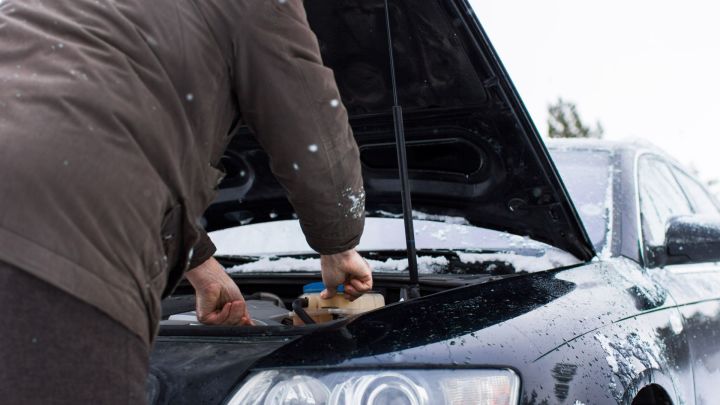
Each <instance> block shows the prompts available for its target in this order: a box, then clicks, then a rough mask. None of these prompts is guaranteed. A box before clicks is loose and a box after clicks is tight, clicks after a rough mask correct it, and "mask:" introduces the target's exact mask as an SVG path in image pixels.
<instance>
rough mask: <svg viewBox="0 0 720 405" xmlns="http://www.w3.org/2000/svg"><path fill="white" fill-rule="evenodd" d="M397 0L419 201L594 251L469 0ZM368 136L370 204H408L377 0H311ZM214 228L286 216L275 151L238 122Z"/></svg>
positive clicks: (433, 209) (328, 53) (351, 107)
mask: <svg viewBox="0 0 720 405" xmlns="http://www.w3.org/2000/svg"><path fill="white" fill-rule="evenodd" d="M389 3H390V15H391V27H392V34H393V49H394V53H395V60H396V72H397V79H398V80H397V87H398V88H397V90H398V94H399V101H400V104H401V105H402V107H403V110H404V112H405V114H404V116H405V129H406V139H407V155H408V169H409V177H410V187H411V190H412V199H413V208H414V209H416V210H419V211H423V212H427V213H431V214H439V215H452V216H460V217H464V218H466V219H467V221H468V222H469V223H470V224H472V225H476V226H481V227H486V228H491V229H496V230H500V231H507V232H510V233H513V234H518V235H524V236H529V237H531V238H533V239H536V240H539V241H542V242H545V243H548V244H551V245H554V246H556V247H559V248H561V249H564V250H566V251H568V252H571V253H572V254H574V255H575V256H576V257H578V258H579V259H582V260H589V259H590V258H592V257H593V256H594V251H593V247H592V244H591V242H590V241H589V239H588V237H587V235H586V234H585V231H584V229H583V227H582V225H581V224H580V220H579V218H578V215H577V213H576V212H575V209H574V208H573V206H572V203H571V202H570V200H569V197H568V194H567V192H566V190H565V188H564V187H563V185H562V183H561V181H560V179H559V176H558V174H557V172H556V170H555V168H554V166H553V163H552V161H551V160H550V158H549V155H548V153H547V150H546V149H545V147H544V145H543V144H542V142H541V141H540V137H539V135H538V133H537V130H536V128H535V127H534V125H533V123H532V121H531V120H530V118H529V115H528V114H527V111H526V110H525V108H524V106H523V104H522V102H521V100H520V98H519V96H518V95H517V92H516V91H515V89H514V87H513V85H512V83H511V82H510V79H509V78H508V76H507V74H506V72H505V70H504V68H503V67H502V65H501V63H500V62H499V59H498V58H497V55H496V53H495V51H494V49H493V48H492V45H491V44H490V42H489V41H488V39H487V36H486V35H485V33H484V31H483V30H482V28H481V27H480V25H479V23H478V22H477V20H476V19H475V17H474V15H473V13H472V12H471V11H470V10H471V9H470V6H469V4H468V3H467V2H466V1H465V0H431V1H422V2H416V1H411V0H392V1H390V2H389ZM305 6H306V9H307V14H308V20H309V21H310V24H311V26H312V28H313V30H314V31H315V32H316V34H317V36H318V40H319V43H320V48H321V52H322V55H323V60H324V62H325V64H326V65H328V66H329V67H331V68H332V69H333V70H334V72H335V76H336V80H337V82H338V86H339V89H340V94H341V95H342V99H343V103H344V105H345V106H346V108H347V109H348V111H349V114H350V117H351V124H352V127H353V130H354V133H355V136H356V139H357V142H358V145H359V147H360V153H361V160H362V167H363V177H364V180H365V189H366V195H367V205H366V209H367V211H368V213H369V214H370V215H374V214H376V213H378V212H381V211H382V212H390V213H399V212H401V202H400V182H399V176H398V165H397V160H396V150H395V139H394V135H393V118H392V113H391V107H392V87H391V79H390V64H389V56H388V49H387V37H386V30H385V9H384V2H383V1H379V0H334V1H323V0H307V1H305ZM223 164H224V166H225V168H226V171H227V176H226V178H225V180H224V181H223V183H222V184H221V186H220V189H221V190H220V193H219V195H218V198H217V199H216V201H215V203H214V204H213V206H211V207H210V208H209V209H208V211H207V212H206V215H205V219H206V221H207V228H208V229H209V230H216V229H221V228H227V227H231V226H238V225H240V224H248V223H253V222H264V221H270V220H275V219H277V220H280V219H290V218H292V217H293V210H292V207H291V206H290V205H289V203H288V202H287V199H286V198H285V193H284V190H283V188H282V187H281V186H280V185H279V184H278V183H277V181H276V180H275V179H274V177H273V176H272V174H271V172H270V168H269V164H268V157H267V155H266V154H265V153H264V152H263V151H262V150H261V148H260V146H259V145H258V143H257V142H256V141H255V139H254V138H253V136H252V134H251V132H250V131H249V130H248V129H247V128H246V127H243V126H242V125H239V126H238V127H237V128H236V130H235V136H234V137H233V140H232V142H231V144H230V146H229V148H228V150H227V152H226V156H225V157H224V159H223Z"/></svg>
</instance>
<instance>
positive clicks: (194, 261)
mask: <svg viewBox="0 0 720 405" xmlns="http://www.w3.org/2000/svg"><path fill="white" fill-rule="evenodd" d="M215 251H217V248H215V244H214V243H212V241H211V240H210V237H209V236H208V235H207V232H205V231H204V230H200V239H199V240H198V241H197V243H195V246H194V247H193V255H192V258H191V259H190V266H189V267H188V270H192V269H194V268H195V267H197V266H199V265H201V264H203V263H205V261H206V260H207V259H209V258H211V257H212V256H213V255H214V254H215Z"/></svg>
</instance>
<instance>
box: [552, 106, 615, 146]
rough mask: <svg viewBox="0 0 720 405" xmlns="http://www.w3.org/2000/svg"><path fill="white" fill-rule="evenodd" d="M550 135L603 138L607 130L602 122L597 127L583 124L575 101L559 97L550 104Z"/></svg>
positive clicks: (554, 136)
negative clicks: (593, 127)
mask: <svg viewBox="0 0 720 405" xmlns="http://www.w3.org/2000/svg"><path fill="white" fill-rule="evenodd" d="M548 113H549V117H548V135H549V136H550V138H602V136H603V133H604V132H605V131H604V129H603V127H602V125H601V124H600V122H597V123H595V129H590V127H588V126H586V125H585V124H583V122H582V120H581V119H580V114H579V113H578V111H577V106H576V105H575V103H571V102H568V101H564V100H563V99H562V98H558V100H557V102H556V103H555V104H550V105H548Z"/></svg>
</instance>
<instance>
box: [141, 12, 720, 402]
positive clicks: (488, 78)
mask: <svg viewBox="0 0 720 405" xmlns="http://www.w3.org/2000/svg"><path fill="white" fill-rule="evenodd" d="M387 4H388V3H386V2H382V1H377V0H363V1H356V0H335V1H332V2H330V1H323V0H307V1H306V2H305V5H306V10H307V15H308V19H309V21H310V24H311V26H312V27H313V29H314V31H315V32H316V34H317V36H318V40H319V44H320V48H321V51H322V53H323V58H324V61H325V63H326V64H327V65H328V66H329V67H331V68H332V69H333V70H334V72H335V75H336V79H337V82H338V86H339V88H340V92H341V95H342V98H343V105H344V106H345V107H346V108H347V110H348V112H349V114H350V117H351V124H352V127H353V130H354V133H355V136H356V139H357V141H358V145H359V147H360V155H361V161H362V165H363V177H364V181H365V191H366V194H367V204H366V211H367V219H366V229H365V233H364V236H363V239H362V241H361V244H360V246H358V250H359V251H360V252H361V254H362V255H363V256H364V257H365V258H366V259H367V260H368V261H369V262H370V263H371V264H372V265H373V267H374V280H375V286H374V291H375V292H376V293H377V295H379V296H381V297H382V299H383V300H384V301H385V303H386V304H385V305H376V307H377V308H375V309H372V310H369V311H364V310H363V311H361V312H362V313H348V312H343V311H342V310H341V309H342V308H329V309H327V308H326V309H325V311H326V314H328V315H329V317H328V319H327V320H326V321H324V322H319V321H318V322H317V323H315V324H313V323H312V320H311V321H310V322H308V321H307V320H301V319H300V320H299V318H301V314H302V312H305V310H304V309H303V308H302V305H300V306H297V305H294V304H296V303H298V302H300V303H301V304H302V303H303V302H302V298H303V297H307V296H309V295H312V294H313V291H316V290H313V288H314V287H313V286H312V283H314V282H317V281H319V280H320V274H319V268H320V267H319V257H318V256H317V255H316V254H314V252H312V250H311V249H310V248H309V246H307V244H306V242H305V241H304V238H303V236H302V232H301V229H300V226H299V224H298V221H297V218H296V217H295V215H294V212H293V209H292V207H291V206H290V204H289V203H288V201H287V199H286V198H285V194H284V190H283V189H282V187H281V186H280V185H279V184H278V183H277V181H276V180H275V179H274V177H273V176H272V173H271V171H270V168H269V164H268V157H267V155H266V154H265V153H264V152H263V151H262V149H261V148H260V146H259V145H258V144H257V142H256V141H255V140H254V138H253V136H252V133H251V132H250V130H249V129H248V128H245V127H242V126H239V127H238V128H237V130H236V131H235V134H234V136H233V139H232V141H231V143H230V146H229V148H228V150H227V152H226V156H225V158H224V165H225V168H226V171H227V176H226V178H225V179H224V180H223V182H222V184H221V185H220V190H219V193H218V196H217V199H216V200H215V203H214V204H213V205H212V206H211V207H210V208H209V209H208V210H207V212H206V213H205V215H204V218H203V221H204V225H205V227H206V229H208V230H209V231H211V233H210V236H211V239H212V240H213V241H214V242H215V244H216V246H217V248H218V250H217V253H216V258H217V259H218V260H219V261H220V262H221V263H222V264H223V265H224V266H226V268H227V269H228V272H229V273H230V274H231V275H232V277H233V279H234V280H236V282H237V283H238V285H239V286H240V287H241V289H242V291H243V293H244V295H245V297H246V299H247V303H248V306H249V308H250V312H251V314H252V316H253V319H254V321H255V323H256V326H241V327H224V326H205V325H201V324H198V323H197V321H196V319H195V318H194V315H193V313H192V310H193V307H194V296H193V290H192V288H191V287H190V285H189V284H187V283H181V284H180V286H179V287H178V288H177V289H176V290H175V291H174V293H173V294H172V295H171V296H170V297H168V298H166V299H165V300H164V301H163V320H162V321H161V324H160V328H159V334H158V337H157V338H156V340H155V343H154V348H153V351H152V354H151V361H150V374H149V377H148V383H147V387H148V401H149V403H151V404H200V403H202V404H443V403H445V404H457V403H482V404H528V405H529V404H556V403H557V404H563V403H567V404H576V405H579V404H612V403H633V404H691V403H697V404H710V403H714V401H715V398H717V396H718V393H720V388H718V384H717V382H718V381H720V338H719V337H718V334H720V267H719V266H718V264H717V262H718V261H720V212H719V211H718V203H717V201H716V200H715V199H714V198H713V197H712V196H711V195H710V194H709V193H708V192H707V190H706V189H705V188H704V186H703V185H702V184H701V183H700V182H698V181H697V179H696V178H694V176H692V175H691V174H690V173H689V172H688V171H687V170H685V169H683V167H682V165H680V164H678V163H677V162H675V161H674V160H673V159H671V158H670V157H668V156H667V155H666V154H665V153H663V152H661V151H659V150H657V149H656V148H654V147H652V146H651V145H645V144H637V143H622V142H615V143H613V142H606V141H596V140H591V141H565V142H556V141H553V142H548V145H545V143H544V142H543V141H542V139H541V138H540V136H539V134H538V133H537V130H536V128H535V126H534V125H533V123H532V121H531V119H530V117H529V115H528V113H527V111H526V110H525V108H524V106H523V104H522V101H521V99H520V97H519V95H518V94H517V91H516V90H515V88H514V87H513V85H512V82H511V81H510V79H509V77H508V75H507V72H506V71H505V69H504V68H503V66H502V64H501V62H500V60H499V58H498V56H497V53H496V52H495V51H494V49H493V47H492V45H491V44H490V41H489V39H488V37H487V35H486V34H485V32H484V31H483V30H482V27H481V25H480V24H479V22H478V20H477V18H476V16H475V14H474V12H473V11H472V9H471V7H470V5H469V3H468V2H467V1H465V0H428V1H423V2H410V1H405V0H403V1H399V0H398V1H391V2H389V4H390V6H389V8H386V7H387ZM386 13H387V14H386ZM386 17H389V18H386ZM388 31H389V32H391V33H392V39H391V40H390V41H389V42H390V43H392V49H393V51H394V56H391V55H389V52H388V51H389V49H388V46H387V43H388V40H389V38H388V35H387V32H388ZM391 58H394V59H391ZM391 60H393V61H394V65H395V74H396V80H392V76H393V74H392V73H391V68H392V65H393V63H390V61H391ZM393 82H394V83H396V85H395V86H393V84H392V83H393ZM393 91H397V94H398V95H399V97H398V103H397V104H399V106H400V107H401V108H402V109H403V111H404V115H399V114H393V109H392V107H393V105H395V103H394V101H393V95H392V94H393ZM316 101H317V102H321V101H320V100H316ZM309 102H313V101H312V100H309ZM401 116H402V117H403V118H400V117H401ZM398 119H401V120H402V121H401V122H400V123H401V124H403V125H400V127H404V138H405V139H406V145H405V150H406V152H407V159H406V165H403V164H399V163H398V161H399V160H398V159H396V148H397V147H398V145H402V144H401V143H400V141H398V138H396V137H395V135H394V129H396V128H398ZM402 172H405V173H406V174H407V175H408V178H409V188H410V190H411V196H412V201H411V202H410V201H408V202H409V203H411V205H412V209H411V210H410V211H404V209H403V201H402V199H401V195H400V194H401V193H400V191H401V188H402V181H401V177H402V176H401V174H400V173H402ZM404 214H406V215H404ZM408 217H412V218H413V220H412V223H413V225H414V228H415V229H414V233H413V234H412V237H413V238H414V239H415V243H416V245H417V251H414V250H413V249H411V248H408V247H407V244H406V242H407V236H408V235H406V233H405V226H406V225H408V224H407V223H406V220H404V218H408ZM412 258H416V259H417V271H418V273H419V274H418V278H417V280H414V279H413V274H412V273H413V272H414V270H410V269H411V268H412V267H413V265H412V262H413V260H412ZM415 284H417V287H419V293H420V294H419V295H420V297H415V296H414V295H413V294H412V291H413V288H415V287H416V285H415ZM306 315H307V314H306ZM302 319H306V318H302ZM316 320H317V319H316Z"/></svg>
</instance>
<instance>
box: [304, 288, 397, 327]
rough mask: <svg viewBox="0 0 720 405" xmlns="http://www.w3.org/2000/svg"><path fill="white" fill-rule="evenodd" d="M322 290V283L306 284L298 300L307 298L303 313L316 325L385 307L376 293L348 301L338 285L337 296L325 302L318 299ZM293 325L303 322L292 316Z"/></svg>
mask: <svg viewBox="0 0 720 405" xmlns="http://www.w3.org/2000/svg"><path fill="white" fill-rule="evenodd" d="M324 289H325V285H324V284H323V283H322V282H317V283H310V284H306V285H305V286H304V287H303V295H301V296H300V298H307V300H308V306H307V308H305V312H307V314H308V315H309V316H310V317H311V318H312V319H313V320H314V321H315V322H317V323H323V322H328V321H332V320H333V319H337V318H343V317H346V316H351V315H357V314H362V313H363V312H368V311H371V310H373V309H376V308H380V307H383V306H385V297H383V296H382V294H379V293H376V292H372V291H371V292H368V293H365V294H363V295H362V296H361V297H359V298H358V299H356V300H355V301H349V300H348V299H347V298H345V294H344V291H345V289H344V286H343V285H339V286H338V289H337V294H335V296H334V297H332V298H330V299H326V300H325V299H322V298H320V293H321V292H322V290H324ZM293 324H294V325H303V321H302V320H301V319H300V318H299V317H298V316H297V315H295V314H293Z"/></svg>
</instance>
